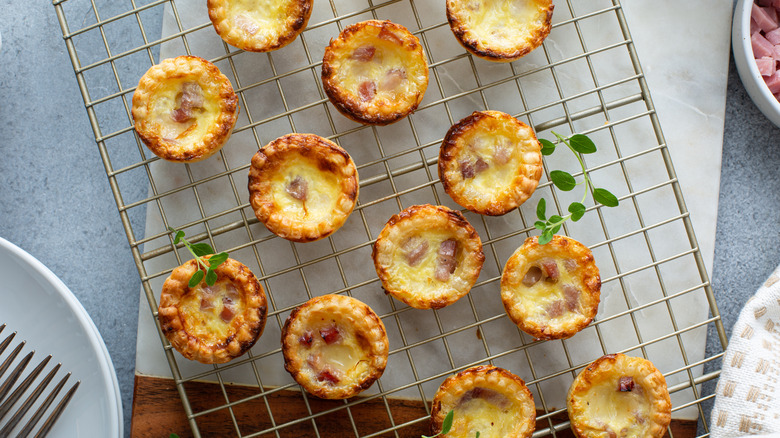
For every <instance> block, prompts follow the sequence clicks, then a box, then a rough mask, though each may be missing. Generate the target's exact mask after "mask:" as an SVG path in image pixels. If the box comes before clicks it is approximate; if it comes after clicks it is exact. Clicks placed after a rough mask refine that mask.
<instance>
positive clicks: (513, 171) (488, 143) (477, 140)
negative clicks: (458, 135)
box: [461, 133, 521, 193]
mask: <svg viewBox="0 0 780 438" xmlns="http://www.w3.org/2000/svg"><path fill="white" fill-rule="evenodd" d="M467 141H468V143H467V146H466V147H465V148H464V153H463V154H462V155H463V156H462V157H461V159H462V160H468V161H470V162H474V161H476V159H477V158H481V159H482V160H483V161H485V162H486V163H488V166H489V167H488V168H487V169H485V170H483V171H481V172H476V173H475V174H474V177H473V178H467V179H466V180H467V181H468V185H469V186H470V187H469V189H471V190H475V191H477V192H480V193H492V192H494V191H496V188H497V187H508V186H510V185H511V184H512V181H513V180H514V178H515V176H517V167H518V165H519V164H521V163H520V156H519V154H518V153H516V150H517V149H518V147H517V146H516V145H514V144H513V142H512V140H511V139H510V138H509V137H507V136H505V135H502V134H498V133H495V134H494V133H477V134H476V135H475V136H474V137H472V138H470V139H467ZM500 148H503V149H504V150H505V151H506V152H505V153H506V154H508V160H507V161H506V162H505V163H502V164H499V163H498V162H496V159H495V158H494V157H495V156H496V154H497V153H499V152H498V151H499V149H500Z"/></svg>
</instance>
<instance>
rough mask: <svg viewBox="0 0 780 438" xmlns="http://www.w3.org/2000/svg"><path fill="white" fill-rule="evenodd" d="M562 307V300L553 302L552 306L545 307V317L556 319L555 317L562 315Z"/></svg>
mask: <svg viewBox="0 0 780 438" xmlns="http://www.w3.org/2000/svg"><path fill="white" fill-rule="evenodd" d="M563 306H564V304H563V300H555V301H553V302H552V304H550V305H549V306H547V309H546V310H547V316H549V317H550V318H557V317H559V316H561V315H563V310H564V309H563Z"/></svg>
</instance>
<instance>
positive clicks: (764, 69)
mask: <svg viewBox="0 0 780 438" xmlns="http://www.w3.org/2000/svg"><path fill="white" fill-rule="evenodd" d="M776 66H777V62H776V61H775V59H774V58H770V57H768V56H764V57H763V58H759V59H756V67H758V72H759V73H761V76H772V75H773V74H775V71H777V68H776Z"/></svg>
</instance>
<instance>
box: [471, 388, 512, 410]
mask: <svg viewBox="0 0 780 438" xmlns="http://www.w3.org/2000/svg"><path fill="white" fill-rule="evenodd" d="M473 399H482V400H485V401H487V402H489V403H491V404H493V405H495V406H498V407H499V408H501V409H506V408H508V407H509V406H511V404H512V402H510V401H509V399H508V398H506V396H505V395H504V394H501V393H500V392H498V391H494V390H492V389H487V388H480V387H476V388H474V389H472V390H470V391H467V392H466V393H465V394H463V396H461V398H460V399H459V400H458V405H462V404H465V403H468V402H470V401H471V400H473Z"/></svg>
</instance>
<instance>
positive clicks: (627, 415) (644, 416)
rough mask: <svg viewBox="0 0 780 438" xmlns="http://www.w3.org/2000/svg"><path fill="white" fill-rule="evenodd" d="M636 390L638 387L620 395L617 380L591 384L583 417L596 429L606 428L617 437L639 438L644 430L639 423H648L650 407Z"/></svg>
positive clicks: (639, 391) (641, 393) (641, 392)
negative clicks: (632, 437) (636, 437)
mask: <svg viewBox="0 0 780 438" xmlns="http://www.w3.org/2000/svg"><path fill="white" fill-rule="evenodd" d="M639 388H641V386H639V385H638V384H637V385H636V386H635V387H634V389H633V390H632V391H627V392H621V391H619V390H618V382H617V381H616V380H608V381H604V382H600V383H598V384H596V385H594V386H593V387H592V388H591V390H590V391H588V396H587V402H586V404H585V406H584V411H583V416H584V418H588V419H590V421H589V423H590V424H592V425H593V427H594V428H595V429H604V428H605V425H606V426H609V428H610V429H612V431H613V432H615V433H617V434H618V435H620V436H642V431H644V430H645V427H644V426H643V425H642V424H641V423H649V422H650V418H651V409H650V407H651V404H650V402H649V401H648V400H647V398H646V397H645V395H644V394H645V391H642V390H641V389H639ZM640 419H641V420H640Z"/></svg>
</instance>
